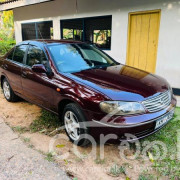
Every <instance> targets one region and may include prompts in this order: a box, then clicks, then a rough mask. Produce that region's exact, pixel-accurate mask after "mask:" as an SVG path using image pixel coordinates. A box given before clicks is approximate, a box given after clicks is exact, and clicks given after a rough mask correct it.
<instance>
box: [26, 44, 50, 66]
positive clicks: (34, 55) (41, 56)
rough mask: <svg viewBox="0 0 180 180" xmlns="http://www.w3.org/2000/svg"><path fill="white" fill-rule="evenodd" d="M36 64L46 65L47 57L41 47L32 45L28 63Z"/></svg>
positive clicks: (28, 54) (30, 64) (29, 64)
mask: <svg viewBox="0 0 180 180" xmlns="http://www.w3.org/2000/svg"><path fill="white" fill-rule="evenodd" d="M35 64H43V65H45V66H46V64H47V58H46V55H45V53H44V52H43V50H42V49H41V48H39V47H37V46H32V45H30V46H29V50H28V53H27V61H26V65H28V66H30V67H32V66H33V65H35Z"/></svg>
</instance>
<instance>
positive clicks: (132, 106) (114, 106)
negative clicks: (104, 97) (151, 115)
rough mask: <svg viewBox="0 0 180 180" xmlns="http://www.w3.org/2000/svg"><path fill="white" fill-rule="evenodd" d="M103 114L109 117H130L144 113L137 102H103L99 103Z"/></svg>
mask: <svg viewBox="0 0 180 180" xmlns="http://www.w3.org/2000/svg"><path fill="white" fill-rule="evenodd" d="M100 108H101V110H102V111H103V112H105V113H107V114H111V115H130V114H140V113H144V112H145V110H144V107H143V105H142V104H140V103H138V102H122V101H104V102H101V103H100Z"/></svg>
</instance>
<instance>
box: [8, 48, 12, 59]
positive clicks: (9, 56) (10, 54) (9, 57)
mask: <svg viewBox="0 0 180 180" xmlns="http://www.w3.org/2000/svg"><path fill="white" fill-rule="evenodd" d="M13 54H14V48H13V49H12V50H11V51H10V53H9V55H8V56H7V59H9V60H12V59H13Z"/></svg>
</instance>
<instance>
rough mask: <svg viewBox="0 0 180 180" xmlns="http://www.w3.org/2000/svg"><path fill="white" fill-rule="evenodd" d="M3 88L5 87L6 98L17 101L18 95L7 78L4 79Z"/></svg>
mask: <svg viewBox="0 0 180 180" xmlns="http://www.w3.org/2000/svg"><path fill="white" fill-rule="evenodd" d="M2 88H3V93H4V97H5V98H6V100H7V101H9V102H16V101H17V100H18V96H16V95H15V93H14V92H13V90H12V88H11V86H10V84H9V82H8V81H7V79H6V78H5V79H4V80H3V83H2Z"/></svg>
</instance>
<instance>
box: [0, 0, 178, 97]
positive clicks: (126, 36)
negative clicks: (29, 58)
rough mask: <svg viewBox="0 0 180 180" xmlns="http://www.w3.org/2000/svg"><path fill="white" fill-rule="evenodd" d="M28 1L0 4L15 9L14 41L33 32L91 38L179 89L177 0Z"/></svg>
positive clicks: (44, 35) (115, 55) (35, 34)
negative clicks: (19, 3)
mask: <svg viewBox="0 0 180 180" xmlns="http://www.w3.org/2000/svg"><path fill="white" fill-rule="evenodd" d="M22 1H23V0H22ZM24 1H25V0H24ZM32 2H34V3H32ZM42 2H43V3H42ZM15 3H17V2H15ZM26 3H27V4H25V2H24V4H22V2H21V5H19V7H18V4H17V5H16V6H15V5H14V6H12V4H13V3H11V4H6V7H3V8H4V9H3V8H1V9H0V10H7V9H13V11H14V21H15V37H16V42H17V43H18V42H21V41H22V40H28V39H36V38H38V39H42V38H44V39H47V38H54V39H61V38H63V39H74V40H80V41H87V42H91V43H95V44H96V45H97V46H98V47H99V48H101V49H102V50H104V51H105V52H106V53H108V54H109V55H111V56H112V57H113V58H114V59H115V60H116V61H118V62H120V63H123V64H127V65H130V66H134V67H137V68H140V69H143V70H146V71H149V72H152V73H156V74H158V75H160V76H162V77H164V78H166V79H167V80H168V81H169V82H170V84H171V85H172V87H173V88H174V90H175V92H176V94H179V93H180V0H173V1H172V0H111V1H109V0H54V1H48V0H46V1H36V2H35V0H33V1H31V3H29V4H28V1H26ZM3 6H4V5H3Z"/></svg>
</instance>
